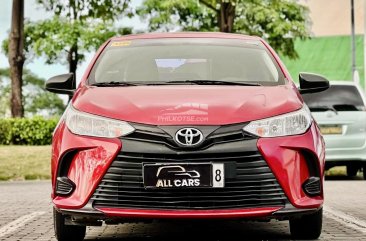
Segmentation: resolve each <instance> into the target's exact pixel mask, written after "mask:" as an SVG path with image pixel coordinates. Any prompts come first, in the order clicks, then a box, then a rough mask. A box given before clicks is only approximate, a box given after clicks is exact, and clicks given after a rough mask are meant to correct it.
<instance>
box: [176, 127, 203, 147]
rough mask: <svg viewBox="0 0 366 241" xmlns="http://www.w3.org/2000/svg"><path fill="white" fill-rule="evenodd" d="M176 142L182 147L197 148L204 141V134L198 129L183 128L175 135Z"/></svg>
mask: <svg viewBox="0 0 366 241" xmlns="http://www.w3.org/2000/svg"><path fill="white" fill-rule="evenodd" d="M175 141H176V142H177V143H178V144H180V145H182V146H196V145H198V144H200V143H201V142H202V141H203V134H202V132H201V131H200V130H198V129H196V128H190V127H187V128H182V129H180V130H178V131H177V133H176V134H175Z"/></svg>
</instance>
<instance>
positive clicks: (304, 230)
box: [290, 208, 323, 240]
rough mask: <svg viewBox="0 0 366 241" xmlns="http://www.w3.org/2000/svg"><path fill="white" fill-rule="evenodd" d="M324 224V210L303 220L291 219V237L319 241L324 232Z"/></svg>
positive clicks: (302, 218)
mask: <svg viewBox="0 0 366 241" xmlns="http://www.w3.org/2000/svg"><path fill="white" fill-rule="evenodd" d="M322 223H323V208H321V209H319V210H318V211H316V212H315V213H312V214H309V215H304V216H302V217H301V218H297V219H290V231H291V236H292V238H294V239H300V240H309V239H317V238H319V236H320V234H321V232H322Z"/></svg>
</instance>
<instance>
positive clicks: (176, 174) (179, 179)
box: [156, 165, 201, 187]
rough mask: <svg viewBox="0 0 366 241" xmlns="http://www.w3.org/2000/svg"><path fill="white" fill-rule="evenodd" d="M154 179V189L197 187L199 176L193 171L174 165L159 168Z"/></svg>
mask: <svg viewBox="0 0 366 241" xmlns="http://www.w3.org/2000/svg"><path fill="white" fill-rule="evenodd" d="M156 177H157V178H158V180H157V182H156V187H198V186H199V185H200V177H201V175H200V174H199V172H197V171H195V170H186V169H185V168H184V167H182V166H179V165H174V166H162V167H159V169H158V171H157V173H156Z"/></svg>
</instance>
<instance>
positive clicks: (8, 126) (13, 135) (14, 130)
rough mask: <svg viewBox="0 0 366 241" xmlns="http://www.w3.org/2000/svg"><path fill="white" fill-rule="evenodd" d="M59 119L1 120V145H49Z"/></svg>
mask: <svg viewBox="0 0 366 241" xmlns="http://www.w3.org/2000/svg"><path fill="white" fill-rule="evenodd" d="M57 122H58V119H57V118H52V119H45V118H42V117H39V116H38V117H33V118H5V119H0V144H2V145H9V144H14V145H48V144H50V143H51V138H52V132H53V130H54V129H55V127H56V125H57Z"/></svg>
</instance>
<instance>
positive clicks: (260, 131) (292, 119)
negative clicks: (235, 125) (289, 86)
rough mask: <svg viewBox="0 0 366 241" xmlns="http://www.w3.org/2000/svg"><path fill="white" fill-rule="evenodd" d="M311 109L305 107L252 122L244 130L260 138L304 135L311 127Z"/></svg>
mask: <svg viewBox="0 0 366 241" xmlns="http://www.w3.org/2000/svg"><path fill="white" fill-rule="evenodd" d="M311 120H312V118H311V115H310V111H309V108H308V107H307V106H306V105H304V106H303V108H301V109H300V110H297V111H294V112H291V113H287V114H284V115H279V116H275V117H270V118H267V119H263V120H257V121H252V122H250V123H249V124H248V125H247V126H245V127H244V128H243V129H244V131H246V132H249V133H251V134H254V135H257V136H260V137H277V136H291V135H299V134H303V133H305V132H306V131H307V129H308V128H309V127H310V125H311Z"/></svg>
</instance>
